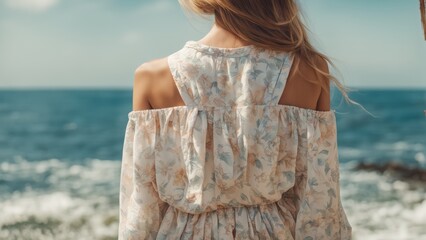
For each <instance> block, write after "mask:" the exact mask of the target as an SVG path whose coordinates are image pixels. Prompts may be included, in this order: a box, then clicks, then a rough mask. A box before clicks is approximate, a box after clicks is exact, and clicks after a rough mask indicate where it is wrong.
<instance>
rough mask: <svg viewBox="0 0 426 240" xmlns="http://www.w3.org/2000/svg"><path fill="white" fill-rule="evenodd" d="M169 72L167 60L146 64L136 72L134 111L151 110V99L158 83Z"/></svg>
mask: <svg viewBox="0 0 426 240" xmlns="http://www.w3.org/2000/svg"><path fill="white" fill-rule="evenodd" d="M167 72H168V64H167V58H166V57H165V58H158V59H154V60H151V61H148V62H145V63H143V64H141V65H140V66H138V67H137V68H136V70H135V71H134V81H133V110H134V111H137V110H144V109H151V108H152V107H151V105H150V102H149V98H150V95H151V92H152V88H153V87H154V86H155V84H156V82H157V81H158V80H159V79H161V78H162V77H163V76H164V75H165V74H167Z"/></svg>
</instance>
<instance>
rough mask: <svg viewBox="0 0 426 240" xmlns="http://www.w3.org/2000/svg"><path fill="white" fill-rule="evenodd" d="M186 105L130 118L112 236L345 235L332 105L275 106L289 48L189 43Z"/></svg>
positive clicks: (180, 68) (182, 76) (184, 52)
mask: <svg viewBox="0 0 426 240" xmlns="http://www.w3.org/2000/svg"><path fill="white" fill-rule="evenodd" d="M167 59H168V64H169V68H170V71H171V73H172V75H173V77H174V81H175V83H176V87H177V88H178V90H179V93H180V94H181V97H182V99H183V100H184V102H185V106H176V107H169V108H161V109H149V110H140V111H132V112H130V113H129V114H128V117H129V119H128V124H127V128H126V132H125V139H124V146H123V158H122V168H121V180H120V213H119V214H120V218H119V232H118V234H119V239H194V240H197V239H223V240H227V239H262V240H264V239H285V240H293V239H296V240H314V239H316V240H318V239H351V231H352V228H351V225H350V224H349V222H348V220H347V217H346V215H345V211H344V209H343V207H342V204H341V199H340V191H339V161H338V151H337V143H336V138H337V137H336V119H335V111H334V110H330V111H317V110H312V109H305V108H299V107H296V106H290V105H279V104H278V102H279V99H280V97H281V95H282V92H283V90H284V87H285V83H286V81H287V77H288V75H289V71H290V67H291V64H292V62H293V56H292V55H291V54H288V53H285V52H278V51H272V50H267V49H261V48H258V47H254V46H253V45H250V46H244V47H239V48H219V47H211V46H207V45H203V44H201V43H198V42H195V41H187V42H186V43H185V45H184V46H183V47H182V48H181V49H179V50H178V51H176V52H174V53H172V54H171V55H169V56H168V58H167Z"/></svg>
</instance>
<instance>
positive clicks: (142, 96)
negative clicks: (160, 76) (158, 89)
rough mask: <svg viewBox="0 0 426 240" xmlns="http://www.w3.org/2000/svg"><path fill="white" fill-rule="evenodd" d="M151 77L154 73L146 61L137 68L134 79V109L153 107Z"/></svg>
mask: <svg viewBox="0 0 426 240" xmlns="http://www.w3.org/2000/svg"><path fill="white" fill-rule="evenodd" d="M151 78H152V73H150V71H149V68H148V67H147V64H146V63H144V64H142V65H141V66H139V67H138V68H137V69H136V70H135V72H134V81H133V111H138V110H145V109H151V105H150V104H149V92H150V88H151V86H150V85H151Z"/></svg>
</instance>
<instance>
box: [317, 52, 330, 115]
mask: <svg viewBox="0 0 426 240" xmlns="http://www.w3.org/2000/svg"><path fill="white" fill-rule="evenodd" d="M317 66H318V67H319V69H320V70H321V71H323V72H325V73H327V74H329V69H328V64H327V61H325V60H323V59H321V60H319V62H318V65H317ZM317 75H318V79H319V82H320V86H321V93H320V95H319V98H318V101H317V107H316V110H319V111H329V110H330V102H331V101H330V79H329V78H328V77H326V76H323V75H321V74H319V73H318V74H317Z"/></svg>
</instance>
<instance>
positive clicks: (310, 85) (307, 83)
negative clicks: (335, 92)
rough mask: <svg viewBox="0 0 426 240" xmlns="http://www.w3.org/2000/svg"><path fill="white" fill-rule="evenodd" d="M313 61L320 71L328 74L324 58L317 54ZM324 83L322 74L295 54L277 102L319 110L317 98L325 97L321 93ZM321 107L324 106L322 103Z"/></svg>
mask: <svg viewBox="0 0 426 240" xmlns="http://www.w3.org/2000/svg"><path fill="white" fill-rule="evenodd" d="M313 62H314V64H315V66H316V67H317V68H318V69H319V70H320V71H321V72H324V73H327V74H328V64H327V61H326V60H324V59H322V58H321V57H319V56H318V57H315V59H314V60H313ZM325 83H326V81H325V78H324V76H323V75H322V74H320V73H319V72H318V71H316V70H315V68H313V67H312V66H311V65H309V64H308V62H307V60H304V59H302V58H300V57H299V56H295V58H294V61H293V64H292V67H291V69H290V73H289V76H288V79H287V82H286V87H285V89H284V92H283V94H282V96H281V99H280V101H279V104H285V105H292V106H297V107H301V108H308V109H313V110H319V109H318V101H319V98H320V97H323V98H325V97H326V96H325V94H322V89H323V88H324V87H323V86H324V84H325ZM325 104H326V103H325ZM321 107H322V108H324V103H322V105H321Z"/></svg>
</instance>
